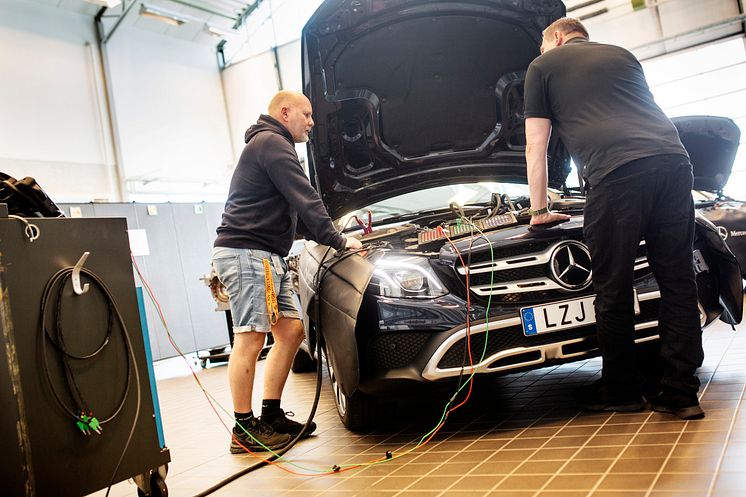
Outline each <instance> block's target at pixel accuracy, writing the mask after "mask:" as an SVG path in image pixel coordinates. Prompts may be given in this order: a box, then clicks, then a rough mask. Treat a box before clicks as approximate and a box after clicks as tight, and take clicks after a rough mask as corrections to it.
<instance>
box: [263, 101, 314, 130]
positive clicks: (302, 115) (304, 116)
mask: <svg viewBox="0 0 746 497" xmlns="http://www.w3.org/2000/svg"><path fill="white" fill-rule="evenodd" d="M267 110H268V114H269V115H270V116H272V117H274V118H275V119H277V120H278V121H280V123H281V124H282V125H283V126H285V128H287V130H288V131H290V134H291V135H293V140H294V141H295V142H296V143H302V142H305V141H308V133H309V132H310V131H311V128H312V127H313V118H312V117H311V113H312V109H311V101H310V100H308V98H306V96H305V95H303V94H302V93H299V92H297V91H290V90H283V91H280V92H277V94H276V95H275V96H274V97H272V100H270V102H269V109H267Z"/></svg>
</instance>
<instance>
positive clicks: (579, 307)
mask: <svg viewBox="0 0 746 497" xmlns="http://www.w3.org/2000/svg"><path fill="white" fill-rule="evenodd" d="M594 300H596V296H595V295H591V296H589V297H582V298H578V299H572V300H564V301H562V302H554V303H552V304H546V305H537V306H534V307H523V308H522V309H521V322H522V323H523V333H524V334H525V335H538V334H539V333H551V332H553V331H560V330H568V329H570V328H577V327H579V326H588V325H589V324H594V323H595V322H596V311H595V309H594V307H593V301H594ZM634 303H635V314H640V303H639V302H638V301H637V292H635V296H634Z"/></svg>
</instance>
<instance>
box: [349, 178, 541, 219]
mask: <svg viewBox="0 0 746 497" xmlns="http://www.w3.org/2000/svg"><path fill="white" fill-rule="evenodd" d="M493 193H499V194H505V195H508V196H509V197H511V198H513V197H520V196H527V195H528V186H527V185H522V184H515V183H490V182H483V183H466V184H458V185H448V186H438V187H435V188H428V189H425V190H418V191H416V192H411V193H405V194H404V195H399V196H396V197H392V198H389V199H386V200H384V201H382V202H377V203H375V204H371V205H369V206H367V207H364V208H362V209H359V210H356V211H353V212H350V213H348V214H346V215H344V216H342V217H341V218H340V219H338V220H337V225H338V227H339V228H342V229H344V228H348V227H351V226H352V225H354V224H355V221H354V217H355V216H357V217H358V218H359V219H360V220H361V221H363V222H367V220H368V211H370V212H371V215H372V219H373V222H374V223H376V222H380V221H382V220H385V219H387V218H391V217H395V216H402V215H406V214H413V213H417V212H423V211H430V210H435V209H443V208H447V207H448V206H449V205H450V204H451V202H456V203H457V204H459V205H460V206H462V207H463V206H467V205H480V204H482V205H483V204H488V203H490V201H491V200H492V194H493Z"/></svg>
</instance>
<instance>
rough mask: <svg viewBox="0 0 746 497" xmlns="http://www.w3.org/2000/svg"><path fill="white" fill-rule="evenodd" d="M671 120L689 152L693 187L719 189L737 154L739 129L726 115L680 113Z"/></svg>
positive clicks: (714, 191) (710, 190)
mask: <svg viewBox="0 0 746 497" xmlns="http://www.w3.org/2000/svg"><path fill="white" fill-rule="evenodd" d="M671 120H672V121H673V123H674V124H675V125H676V129H678V130H679V138H681V143H683V144H684V148H686V150H687V152H689V158H690V159H691V162H692V169H693V171H694V189H695V190H705V191H708V192H713V193H720V192H722V191H723V188H725V185H726V183H728V178H729V177H730V171H731V168H732V167H733V161H734V160H735V158H736V152H737V151H738V143H739V141H740V139H741V130H740V129H739V128H738V126H737V125H736V123H734V122H733V121H732V120H730V119H728V118H727V117H718V116H683V117H674V118H673V119H671Z"/></svg>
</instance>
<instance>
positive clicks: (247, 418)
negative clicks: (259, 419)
mask: <svg viewBox="0 0 746 497" xmlns="http://www.w3.org/2000/svg"><path fill="white" fill-rule="evenodd" d="M233 418H234V419H235V420H236V430H238V431H240V432H241V433H243V430H242V429H241V426H243V427H244V428H248V427H249V423H251V420H252V419H254V412H253V411H249V412H235V411H234V412H233Z"/></svg>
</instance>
